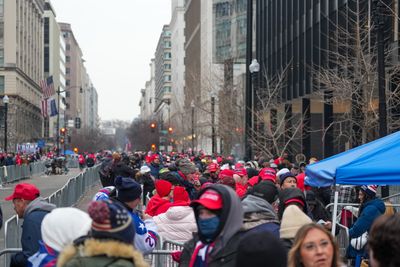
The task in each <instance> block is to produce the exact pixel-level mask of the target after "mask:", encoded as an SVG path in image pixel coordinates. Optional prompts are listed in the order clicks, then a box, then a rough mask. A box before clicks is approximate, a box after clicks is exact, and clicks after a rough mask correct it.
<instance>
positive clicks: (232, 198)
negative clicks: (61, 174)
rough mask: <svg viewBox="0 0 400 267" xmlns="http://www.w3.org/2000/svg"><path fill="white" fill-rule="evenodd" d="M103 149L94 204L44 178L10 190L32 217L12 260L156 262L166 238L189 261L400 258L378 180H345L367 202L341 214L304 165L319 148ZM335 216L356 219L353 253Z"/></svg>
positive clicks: (346, 191) (383, 262)
mask: <svg viewBox="0 0 400 267" xmlns="http://www.w3.org/2000/svg"><path fill="white" fill-rule="evenodd" d="M101 157H102V160H101V161H102V163H101V167H100V171H99V175H100V180H101V183H102V186H103V187H102V189H101V190H100V191H99V192H97V193H96V194H95V195H94V196H93V200H92V202H91V203H90V204H89V206H88V209H87V212H84V211H80V210H78V209H76V208H56V207H55V206H54V205H52V204H49V203H47V202H45V201H44V200H43V199H42V198H41V197H40V192H39V190H38V189H37V188H36V187H35V186H33V185H30V184H27V183H21V184H18V185H16V187H15V190H14V193H13V194H12V195H11V196H9V197H8V198H7V200H12V201H13V204H14V207H15V211H16V213H17V214H18V216H19V217H20V218H24V223H23V226H22V229H23V231H22V238H21V243H22V252H20V253H17V254H15V255H13V257H12V262H11V266H27V265H28V266H56V265H57V266H67V267H70V266H147V262H146V261H145V257H143V256H146V255H149V254H151V253H152V251H153V250H154V249H155V248H156V247H157V243H158V242H162V241H163V240H164V241H165V240H169V241H174V242H178V243H181V244H183V249H182V250H181V251H174V252H173V253H171V257H172V258H173V259H174V260H175V261H176V262H177V263H178V264H179V266H182V267H183V266H189V267H206V266H210V267H213V266H229V267H230V266H232V267H233V266H273V267H281V266H282V267H286V266H289V267H299V266H303V267H311V266H320V267H342V266H360V264H365V263H366V262H369V264H370V266H373V267H383V266H400V265H399V264H397V262H398V261H400V256H399V253H396V252H397V249H399V248H400V239H399V236H400V215H399V214H397V213H395V214H393V213H392V214H387V213H388V212H387V210H386V206H385V203H384V202H383V201H382V200H381V199H380V198H378V197H377V186H375V185H364V186H360V187H354V186H343V187H340V188H339V191H340V197H341V201H343V202H346V203H348V202H350V201H351V202H355V201H358V202H359V204H360V206H359V208H358V210H356V209H354V208H352V209H346V210H343V212H342V216H341V218H340V221H336V220H335V221H333V222H332V214H331V211H330V210H329V209H326V208H325V206H326V205H328V204H329V203H330V202H331V197H332V196H331V195H332V190H331V188H312V187H310V186H308V185H307V179H306V177H305V168H306V166H307V164H313V163H314V162H316V161H317V160H316V159H315V158H312V159H310V160H309V162H308V163H305V162H298V163H291V162H290V161H289V159H288V155H287V154H286V153H284V155H283V156H282V157H278V158H276V159H265V158H258V159H257V160H254V161H248V162H244V161H240V160H235V159H234V158H233V157H222V156H210V155H201V154H199V155H188V154H183V153H182V154H179V153H170V154H161V153H152V152H149V153H139V152H138V153H132V154H124V153H123V154H120V153H117V152H114V153H111V152H104V153H103V154H102V155H101ZM392 211H393V209H392ZM385 212H386V214H385ZM384 214H385V215H384ZM336 223H341V224H346V225H347V226H348V227H349V237H350V239H351V241H350V244H349V247H348V248H347V253H346V255H340V254H339V249H338V245H337V243H336V242H335V237H334V235H335V234H338V231H336V233H334V235H332V234H331V230H332V226H333V224H336ZM336 229H338V227H336ZM383 246H385V247H388V248H390V249H391V250H390V251H387V250H386V249H384V247H383ZM343 256H344V257H343ZM367 266H368V265H367Z"/></svg>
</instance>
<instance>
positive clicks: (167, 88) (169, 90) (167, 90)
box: [163, 86, 171, 93]
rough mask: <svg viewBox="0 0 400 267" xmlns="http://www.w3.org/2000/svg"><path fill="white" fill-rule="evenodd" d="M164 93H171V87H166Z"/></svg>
mask: <svg viewBox="0 0 400 267" xmlns="http://www.w3.org/2000/svg"><path fill="white" fill-rule="evenodd" d="M163 91H164V93H171V86H165V87H164V90H163Z"/></svg>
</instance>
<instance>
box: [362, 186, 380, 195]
mask: <svg viewBox="0 0 400 267" xmlns="http://www.w3.org/2000/svg"><path fill="white" fill-rule="evenodd" d="M360 189H361V190H362V191H364V192H365V194H367V195H368V196H370V197H375V196H376V190H377V189H378V186H377V185H362V186H361V188H360Z"/></svg>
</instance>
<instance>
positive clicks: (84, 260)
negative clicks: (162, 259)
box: [57, 239, 148, 267]
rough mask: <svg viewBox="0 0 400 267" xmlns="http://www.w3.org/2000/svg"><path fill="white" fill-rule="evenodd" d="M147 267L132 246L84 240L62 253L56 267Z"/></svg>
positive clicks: (108, 241)
mask: <svg viewBox="0 0 400 267" xmlns="http://www.w3.org/2000/svg"><path fill="white" fill-rule="evenodd" d="M81 266H82V267H103V266H104V267H105V266H109V267H147V266H148V264H147V263H146V262H145V261H144V259H143V256H142V255H141V254H140V252H138V251H137V250H136V249H135V248H134V247H133V246H132V245H129V244H124V243H122V242H118V241H113V240H98V239H86V240H85V241H84V243H83V244H80V245H78V246H72V245H71V246H69V247H67V248H66V249H65V250H63V251H62V253H61V254H60V256H59V257H58V260H57V267H81Z"/></svg>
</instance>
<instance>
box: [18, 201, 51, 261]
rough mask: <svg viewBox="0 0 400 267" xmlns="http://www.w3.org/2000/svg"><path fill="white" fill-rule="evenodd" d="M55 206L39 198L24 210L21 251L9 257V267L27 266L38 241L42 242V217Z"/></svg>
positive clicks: (36, 249)
mask: <svg viewBox="0 0 400 267" xmlns="http://www.w3.org/2000/svg"><path fill="white" fill-rule="evenodd" d="M55 207H56V206H55V205H53V204H50V203H48V202H47V201H46V200H44V199H43V198H41V197H38V198H36V199H35V200H33V201H32V202H31V203H29V204H28V206H27V207H26V209H25V212H24V217H23V218H24V222H23V224H22V235H21V245H22V251H21V252H18V253H16V254H14V255H13V256H12V257H11V264H10V266H24V267H25V266H27V264H28V258H29V257H30V256H32V255H33V254H34V253H36V252H37V251H38V250H39V241H40V240H42V233H41V230H40V227H41V225H42V221H43V218H44V216H45V215H46V214H47V213H49V212H50V211H51V210H53V209H54V208H55Z"/></svg>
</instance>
